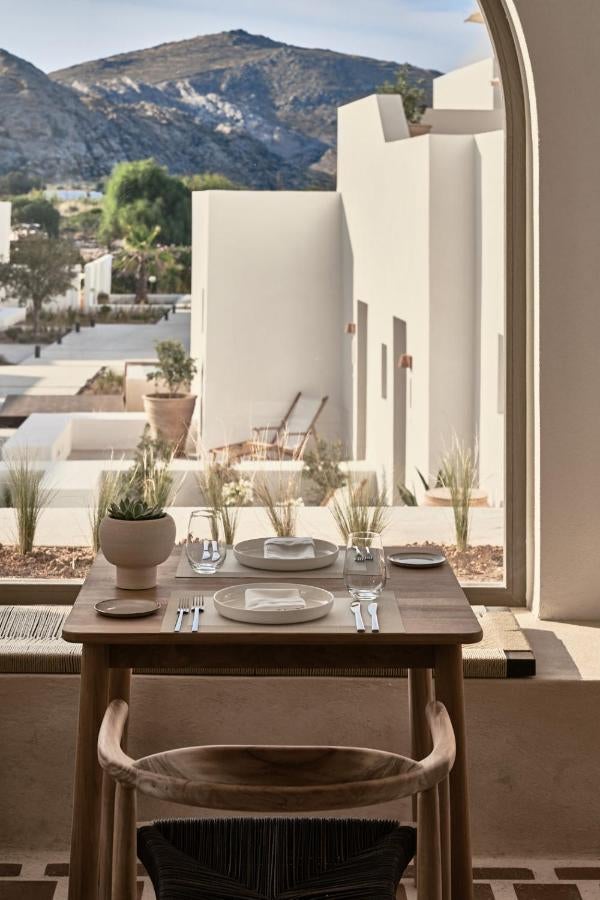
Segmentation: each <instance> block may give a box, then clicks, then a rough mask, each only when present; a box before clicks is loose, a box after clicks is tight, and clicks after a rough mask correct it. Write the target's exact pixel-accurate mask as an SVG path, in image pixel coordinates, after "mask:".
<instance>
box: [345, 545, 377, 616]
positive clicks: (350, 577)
mask: <svg viewBox="0 0 600 900" xmlns="http://www.w3.org/2000/svg"><path fill="white" fill-rule="evenodd" d="M386 579H387V570H386V566H385V553H384V551H383V542H382V540H381V535H380V534H377V533H376V532H375V531H354V532H352V533H351V534H349V535H348V543H347V545H346V558H345V560H344V584H345V585H346V590H347V591H348V593H349V594H350V596H351V597H352V599H353V600H377V598H378V597H379V595H380V594H381V592H382V591H383V589H384V587H385V582H386Z"/></svg>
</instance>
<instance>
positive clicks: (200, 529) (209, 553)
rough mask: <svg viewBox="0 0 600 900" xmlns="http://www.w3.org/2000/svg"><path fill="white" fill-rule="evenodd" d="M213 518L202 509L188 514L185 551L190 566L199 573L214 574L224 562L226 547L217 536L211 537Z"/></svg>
mask: <svg viewBox="0 0 600 900" xmlns="http://www.w3.org/2000/svg"><path fill="white" fill-rule="evenodd" d="M212 525H213V520H212V518H211V516H210V515H209V514H208V513H207V512H206V510H204V509H195V510H193V511H192V513H191V515H190V521H189V524H188V533H187V540H186V544H185V552H186V553H187V558H188V561H189V564H190V566H191V567H192V569H193V570H194V572H198V573H199V574H200V575H214V574H215V572H216V571H217V569H219V568H220V567H221V566H222V565H223V563H224V562H225V557H226V556H227V547H226V545H225V543H224V542H223V541H222V540H221V539H220V538H219V537H218V538H217V540H215V539H214V537H213V528H212V527H211V526H212Z"/></svg>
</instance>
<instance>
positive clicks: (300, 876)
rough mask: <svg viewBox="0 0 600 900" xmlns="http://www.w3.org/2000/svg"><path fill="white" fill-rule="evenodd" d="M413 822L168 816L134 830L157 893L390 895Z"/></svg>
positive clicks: (200, 896) (164, 897) (173, 896)
mask: <svg viewBox="0 0 600 900" xmlns="http://www.w3.org/2000/svg"><path fill="white" fill-rule="evenodd" d="M415 845H416V832H415V829H414V828H409V827H401V826H399V825H398V823H397V822H389V821H373V820H364V819H290V818H281V819H251V818H246V819H229V818H228V819H174V820H168V821H159V822H155V823H154V825H150V826H145V827H143V828H140V829H139V830H138V856H139V858H140V860H141V861H142V862H143V864H144V865H145V867H146V870H147V871H148V874H149V875H150V878H151V880H152V883H153V885H154V890H155V892H156V897H157V900H234V898H235V900H245V898H248V900H250V898H253V900H284V898H285V900H318V898H323V900H324V898H333V897H335V898H336V900H366V898H369V900H394V898H395V896H396V888H397V886H398V883H399V881H400V879H401V877H402V873H403V872H404V870H405V868H406V866H407V865H408V863H409V862H410V860H411V859H412V857H413V856H414V853H415Z"/></svg>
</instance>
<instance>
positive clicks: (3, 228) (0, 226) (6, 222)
mask: <svg viewBox="0 0 600 900" xmlns="http://www.w3.org/2000/svg"><path fill="white" fill-rule="evenodd" d="M11 208H12V204H11V203H9V202H8V201H4V200H3V201H0V262H8V260H9V258H10V232H11V228H10V215H11Z"/></svg>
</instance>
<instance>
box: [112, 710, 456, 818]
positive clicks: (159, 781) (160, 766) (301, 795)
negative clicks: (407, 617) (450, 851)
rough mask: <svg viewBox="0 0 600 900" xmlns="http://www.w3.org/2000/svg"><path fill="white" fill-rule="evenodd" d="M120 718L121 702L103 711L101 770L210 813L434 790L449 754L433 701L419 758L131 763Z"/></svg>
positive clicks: (303, 756) (319, 756)
mask: <svg viewBox="0 0 600 900" xmlns="http://www.w3.org/2000/svg"><path fill="white" fill-rule="evenodd" d="M127 715H128V707H127V704H126V703H125V702H124V701H123V700H113V701H112V702H111V704H110V706H109V707H108V709H107V711H106V714H105V716H104V720H103V722H102V726H101V728H100V734H99V736H98V759H99V761H100V764H101V766H102V768H103V769H105V770H106V771H107V772H108V773H109V775H111V776H112V778H114V779H115V781H118V782H119V783H120V784H122V785H123V786H125V787H128V788H133V789H136V790H138V791H140V792H141V793H143V794H147V795H149V796H151V797H156V798H157V799H161V800H170V801H172V802H174V803H184V804H186V805H190V806H202V807H206V808H212V809H235V810H240V811H246V812H275V811H277V812H283V811H287V812H292V811H303V812H310V811H316V810H328V809H348V808H351V807H354V806H370V805H371V804H373V803H385V802H387V801H388V800H395V799H400V798H402V797H409V796H412V795H414V794H417V793H420V792H423V791H426V790H429V789H430V788H433V787H434V786H435V785H437V784H439V783H440V782H441V781H442V780H443V779H444V778H446V776H447V775H448V773H449V771H450V769H451V768H452V765H453V763H454V757H455V752H456V748H455V742H454V732H453V730H452V724H451V722H450V719H449V717H448V713H447V712H446V709H445V707H444V706H443V705H442V704H441V703H435V702H434V703H430V704H429V705H428V706H427V708H426V717H427V722H428V726H429V731H430V734H431V738H432V744H433V749H432V751H431V753H430V754H429V756H427V757H426V758H425V759H422V760H413V759H409V758H407V757H403V756H399V755H398V754H395V753H389V752H385V751H382V750H369V749H364V748H356V747H311V746H303V747H290V746H283V747H279V746H273V747H260V746H248V747H246V746H235V745H221V746H206V747H186V748H184V749H180V750H168V751H166V752H164V753H156V754H154V755H152V756H146V757H144V758H143V759H140V760H134V759H131V758H130V757H129V756H127V754H126V753H124V752H123V750H122V749H121V740H122V737H123V733H124V730H125V726H126V723H127ZM190 773H193V774H192V775H191V776H190ZM333 776H334V780H333Z"/></svg>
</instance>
